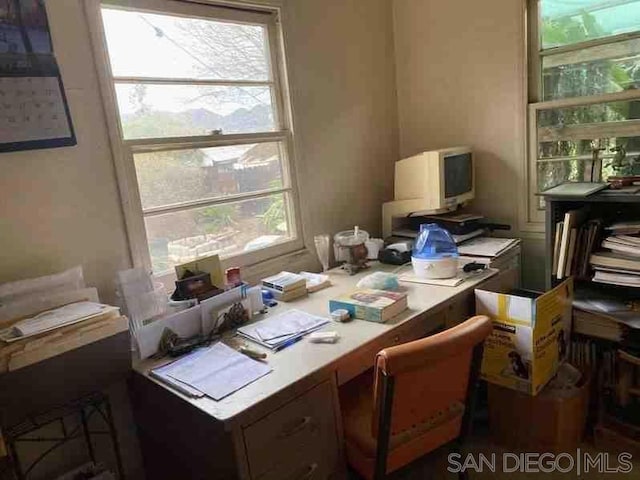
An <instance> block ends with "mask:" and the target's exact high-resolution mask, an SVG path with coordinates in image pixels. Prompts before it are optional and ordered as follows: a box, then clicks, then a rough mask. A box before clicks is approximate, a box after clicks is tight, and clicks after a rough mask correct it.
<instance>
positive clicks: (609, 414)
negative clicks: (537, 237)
mask: <svg viewBox="0 0 640 480" xmlns="http://www.w3.org/2000/svg"><path fill="white" fill-rule="evenodd" d="M581 208H585V209H586V217H585V218H583V221H585V222H586V221H588V220H592V219H601V220H602V225H603V226H606V225H610V224H613V223H617V222H624V221H631V220H640V194H624V193H616V192H615V191H606V190H605V191H603V192H599V193H597V194H594V195H591V196H588V197H559V196H547V197H545V227H546V228H545V246H546V256H545V272H546V278H545V283H546V287H547V289H549V288H552V287H554V286H555V285H556V284H557V283H558V282H560V280H558V279H557V278H556V276H555V275H554V274H553V263H554V258H553V257H554V255H553V253H554V248H555V242H556V225H557V224H558V222H562V221H564V216H565V213H567V212H568V211H570V210H576V209H581ZM604 236H605V234H604V233H603V232H602V231H600V232H599V233H598V235H597V236H596V238H595V241H594V243H593V251H597V250H599V249H600V245H601V243H602V239H603V237H604ZM588 271H589V272H590V274H589V275H587V276H584V277H576V276H574V288H575V293H576V297H578V296H579V295H580V293H582V296H583V297H585V296H588V297H589V298H591V299H598V298H599V295H602V297H617V298H619V299H624V300H625V301H631V300H633V301H639V300H640V287H630V286H621V285H610V284H603V283H597V282H593V281H592V280H591V278H590V277H591V276H592V274H593V271H592V270H591V268H589V269H588ZM576 318H577V317H575V316H574V322H575V321H576ZM638 338H640V337H639V336H638V335H637V334H634V335H633V336H630V335H627V336H625V340H624V341H622V342H618V341H610V340H606V339H604V338H602V337H601V336H592V335H587V334H581V333H576V332H572V341H571V347H570V358H569V360H570V362H571V363H573V364H574V365H576V366H579V367H581V368H583V369H586V371H590V373H591V375H592V385H593V386H594V388H593V390H592V392H591V397H592V407H591V408H590V418H589V425H590V427H593V430H592V432H593V436H594V440H595V443H596V446H597V447H601V448H605V447H607V448H608V447H609V446H611V445H617V446H620V445H622V444H624V445H627V446H628V448H629V449H633V451H634V452H638V453H639V454H640V420H638V419H639V418H640V415H638V416H636V415H635V414H633V415H630V412H631V413H633V412H635V411H636V410H637V405H638V404H639V403H640V395H638V398H636V399H635V400H633V401H628V402H621V400H620V398H621V395H620V390H621V388H622V385H621V382H620V372H621V371H622V369H623V368H624V365H622V364H621V361H620V358H621V356H623V355H625V353H621V350H624V351H634V352H637V351H638V345H640V344H639V343H638ZM633 358H637V357H633ZM636 368H638V369H640V366H636ZM628 390H629V391H636V388H635V387H633V388H629V389H628ZM612 439H614V440H612ZM625 442H626V443H625Z"/></svg>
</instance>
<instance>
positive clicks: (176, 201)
mask: <svg viewBox="0 0 640 480" xmlns="http://www.w3.org/2000/svg"><path fill="white" fill-rule="evenodd" d="M89 12H90V15H91V16H93V17H94V20H95V22H93V23H94V26H96V25H97V28H95V32H94V39H95V40H96V51H97V52H102V57H103V64H104V65H103V67H104V72H103V73H104V75H102V77H104V78H103V87H104V88H103V90H104V92H105V98H106V104H107V110H108V113H110V114H111V115H110V117H111V118H110V121H111V125H110V127H111V128H110V129H111V131H112V143H113V145H114V153H115V155H116V157H117V158H116V160H117V162H116V164H117V165H119V171H118V176H119V180H120V186H121V193H122V195H123V199H124V210H125V216H126V219H127V228H128V231H129V238H130V242H131V245H132V252H133V257H134V263H136V264H137V265H144V266H150V267H151V268H152V270H153V272H154V274H157V275H162V274H163V273H167V272H170V271H171V270H172V267H173V266H174V265H176V264H178V263H183V262H186V261H189V260H193V259H195V258H197V257H201V256H205V255H208V254H213V253H217V254H220V255H221V256H222V257H223V258H226V257H234V259H233V262H234V264H239V265H246V264H251V263H255V262H258V261H261V260H265V259H267V258H270V257H274V256H276V255H281V254H283V253H287V252H290V251H293V250H296V249H299V248H301V247H302V243H301V241H300V240H299V236H298V234H297V232H298V230H299V228H298V221H297V215H296V208H295V198H296V196H295V189H294V186H293V184H292V173H291V152H290V150H291V148H290V145H291V129H290V121H289V115H288V109H287V108H285V105H286V103H285V89H284V88H283V84H282V81H281V79H282V78H283V74H282V70H283V69H282V68H281V64H280V61H281V58H282V55H281V52H280V51H279V48H278V45H279V32H278V30H277V14H276V12H268V11H250V10H240V9H235V8H229V7H215V6H212V5H205V4H202V3H199V4H198V3H189V2H178V1H172V0H135V1H127V2H123V1H119V0H109V1H103V2H101V3H100V2H96V3H95V4H93V5H92V7H90V10H89ZM109 110H110V111H109Z"/></svg>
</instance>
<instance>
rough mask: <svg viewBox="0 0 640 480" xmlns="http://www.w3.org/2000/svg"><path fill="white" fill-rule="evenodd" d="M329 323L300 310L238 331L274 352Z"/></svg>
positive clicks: (290, 311)
mask: <svg viewBox="0 0 640 480" xmlns="http://www.w3.org/2000/svg"><path fill="white" fill-rule="evenodd" d="M327 323H329V320H328V319H326V318H322V317H316V316H315V315H310V314H308V313H305V312H302V311H300V310H289V311H287V312H284V313H281V314H279V315H276V316H275V317H271V318H267V319H266V320H262V321H260V322H256V323H253V324H250V325H247V326H244V327H241V328H239V329H238V334H239V335H241V336H243V337H245V338H247V339H249V340H252V341H254V342H256V343H259V344H260V345H263V346H265V347H267V348H270V349H272V350H280V349H281V348H283V347H285V346H286V345H289V344H290V343H292V342H295V341H296V340H298V339H299V338H301V337H303V336H304V335H306V334H307V333H310V332H313V331H314V330H318V329H319V328H321V327H323V326H324V325H326V324H327Z"/></svg>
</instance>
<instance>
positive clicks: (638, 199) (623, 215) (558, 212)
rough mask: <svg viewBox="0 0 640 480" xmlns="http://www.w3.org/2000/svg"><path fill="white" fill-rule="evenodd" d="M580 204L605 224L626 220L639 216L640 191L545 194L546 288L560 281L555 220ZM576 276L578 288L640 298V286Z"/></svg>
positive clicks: (561, 217)
mask: <svg viewBox="0 0 640 480" xmlns="http://www.w3.org/2000/svg"><path fill="white" fill-rule="evenodd" d="M581 207H587V208H588V210H589V213H588V217H589V218H601V219H602V220H603V223H604V224H605V225H606V224H608V223H613V222H619V221H623V220H640V194H634V195H630V194H623V193H620V194H616V193H613V191H607V190H605V191H603V192H599V193H596V194H594V195H590V196H588V197H555V196H547V197H545V245H546V252H547V255H546V256H545V272H546V276H545V283H546V285H545V286H546V287H547V289H548V288H551V287H553V286H555V285H556V284H557V283H558V282H559V280H556V279H555V277H554V276H553V275H552V271H553V249H554V243H555V235H556V224H557V223H558V222H561V221H562V220H563V219H564V214H565V213H566V212H567V211H569V210H574V209H578V208H581ZM600 240H601V238H598V239H597V241H596V245H599V244H600ZM575 280H576V288H581V287H584V286H586V285H588V286H589V287H590V288H597V289H602V291H609V292H613V291H620V292H621V293H622V292H624V294H625V295H629V296H631V297H632V298H640V288H634V287H620V286H613V285H605V284H598V283H595V282H591V281H589V280H587V279H575ZM611 287H614V288H613V289H612V288H611Z"/></svg>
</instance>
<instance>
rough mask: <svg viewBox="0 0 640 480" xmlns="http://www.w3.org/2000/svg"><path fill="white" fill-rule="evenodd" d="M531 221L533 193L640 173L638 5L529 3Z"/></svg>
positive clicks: (537, 209)
mask: <svg viewBox="0 0 640 480" xmlns="http://www.w3.org/2000/svg"><path fill="white" fill-rule="evenodd" d="M529 32H530V38H529V44H530V54H529V71H530V75H529V121H528V123H529V159H530V171H529V190H530V194H531V195H529V205H528V209H527V210H528V215H529V218H528V220H529V222H538V221H542V219H543V212H542V208H544V205H543V203H541V201H540V199H538V198H537V197H535V196H534V195H533V194H535V193H537V192H540V191H544V190H548V189H549V188H551V187H554V186H556V185H558V184H560V183H562V182H565V181H591V180H592V179H593V180H595V181H597V180H600V179H602V180H606V178H607V177H609V176H611V175H629V174H640V0H530V6H529Z"/></svg>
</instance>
